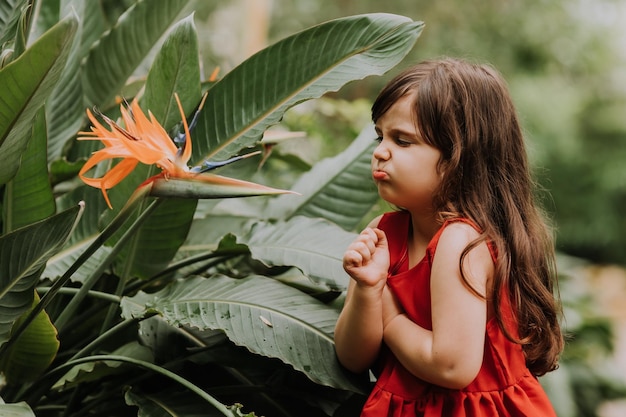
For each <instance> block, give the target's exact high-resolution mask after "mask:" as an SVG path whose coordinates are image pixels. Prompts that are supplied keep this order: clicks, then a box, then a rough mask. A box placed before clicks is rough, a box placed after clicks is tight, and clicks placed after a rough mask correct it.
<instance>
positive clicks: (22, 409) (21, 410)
mask: <svg viewBox="0 0 626 417" xmlns="http://www.w3.org/2000/svg"><path fill="white" fill-rule="evenodd" d="M0 400H1V399H0ZM0 415H2V416H3V417H35V413H33V410H32V409H31V408H30V407H29V406H28V404H27V403H26V402H24V401H22V402H19V403H15V404H4V402H2V401H0Z"/></svg>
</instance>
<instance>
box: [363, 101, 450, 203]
mask: <svg viewBox="0 0 626 417" xmlns="http://www.w3.org/2000/svg"><path fill="white" fill-rule="evenodd" d="M413 103H414V94H408V95H405V96H404V97H402V98H400V99H399V100H398V101H397V102H396V103H394V104H393V105H392V106H391V107H390V108H389V110H387V112H386V113H384V114H383V115H382V116H381V117H379V119H378V120H377V122H376V133H377V134H378V139H377V140H378V141H379V143H380V144H379V145H378V147H376V149H375V150H374V153H373V154H372V177H373V178H374V182H375V183H376V186H377V187H378V193H379V194H380V196H381V197H382V198H383V199H384V200H385V201H387V202H389V203H391V204H393V205H395V206H398V207H401V208H403V209H406V210H408V211H410V212H412V213H415V214H417V213H425V214H432V209H433V207H432V195H433V193H434V191H435V190H436V189H437V187H438V186H439V183H440V182H441V175H440V174H439V172H438V170H437V163H438V162H439V158H440V157H441V152H440V151H439V150H438V149H437V148H435V147H433V146H431V145H429V144H427V143H426V142H424V140H423V139H422V137H421V135H420V133H419V132H418V130H417V126H416V124H415V117H414V111H415V110H414V105H413Z"/></svg>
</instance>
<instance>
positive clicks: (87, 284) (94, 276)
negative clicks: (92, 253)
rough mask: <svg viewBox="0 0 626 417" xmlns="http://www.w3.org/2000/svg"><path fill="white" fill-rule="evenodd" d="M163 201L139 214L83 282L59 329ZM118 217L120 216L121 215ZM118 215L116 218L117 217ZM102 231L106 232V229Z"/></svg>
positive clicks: (60, 319) (63, 316) (156, 202)
mask: <svg viewBox="0 0 626 417" xmlns="http://www.w3.org/2000/svg"><path fill="white" fill-rule="evenodd" d="M139 201H140V200H139V199H137V200H135V202H139ZM162 201H163V200H160V199H158V200H155V201H153V202H152V203H151V204H150V205H149V206H148V207H147V208H146V210H144V211H143V212H142V213H141V214H140V215H139V217H137V219H136V220H135V221H134V222H133V224H132V225H130V227H129V228H128V229H127V230H126V232H124V234H123V235H122V237H121V238H120V240H119V241H118V242H117V243H116V244H115V246H114V247H113V248H112V249H111V252H110V253H109V254H108V255H107V257H106V258H105V259H104V261H102V262H101V263H100V265H99V266H98V268H97V269H96V270H95V271H93V272H92V273H91V275H90V276H89V277H88V278H87V279H86V280H85V281H84V282H83V285H82V286H81V287H80V289H79V290H78V292H77V293H76V294H75V295H74V297H72V299H71V300H70V302H69V303H68V304H67V306H66V307H65V308H64V309H63V311H62V312H61V314H60V315H59V317H58V318H57V319H56V320H55V321H54V325H55V326H56V327H57V329H59V331H60V330H61V329H62V328H63V326H65V324H66V323H67V321H68V320H69V319H70V318H71V317H72V315H73V314H74V312H75V311H76V309H77V308H78V306H79V305H80V303H81V302H82V301H83V300H84V299H85V297H86V296H87V294H88V292H89V291H90V290H91V288H92V287H93V286H94V285H95V283H96V282H97V281H98V279H100V276H102V273H103V272H104V270H105V269H106V268H107V267H108V266H109V264H111V262H113V260H115V257H116V256H117V254H118V253H119V252H120V251H121V250H122V248H123V247H124V245H125V244H126V242H127V241H128V240H129V239H130V238H131V237H132V236H133V235H134V233H135V232H136V231H137V229H139V227H140V226H141V225H142V224H143V222H144V221H145V220H147V219H148V217H149V216H150V214H152V212H153V211H154V210H155V209H156V208H157V207H158V205H159V204H160V203H161V202H162ZM133 205H134V204H133ZM125 207H126V206H125ZM122 211H124V209H122ZM122 211H120V214H122ZM117 217H119V215H118V216H117ZM117 217H116V219H117ZM127 217H128V215H126V216H125V219H126V218H127ZM125 219H124V220H125ZM114 221H115V219H114ZM112 223H113V222H112ZM118 228H119V226H118ZM116 230H117V228H116ZM105 231H106V229H105ZM102 233H103V234H104V231H103V232H102ZM108 237H110V235H109V236H107V238H108ZM46 295H47V294H46Z"/></svg>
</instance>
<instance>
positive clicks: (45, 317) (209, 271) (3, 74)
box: [0, 0, 422, 416]
mask: <svg viewBox="0 0 626 417" xmlns="http://www.w3.org/2000/svg"><path fill="white" fill-rule="evenodd" d="M188 3H189V2H188V1H184V0H152V1H137V2H135V3H132V4H131V5H130V7H128V8H127V9H125V11H124V12H123V13H122V14H121V15H120V16H119V19H117V20H116V21H115V22H114V23H111V24H109V23H108V21H107V19H106V17H105V16H106V14H105V13H104V12H103V9H101V8H98V7H93V3H91V2H90V1H88V0H74V1H67V2H43V1H42V2H36V1H28V0H5V1H2V2H0V40H1V42H2V54H1V56H2V64H1V65H2V67H1V68H0V91H1V92H2V100H0V185H1V187H2V235H1V236H0V308H1V316H0V317H1V321H0V358H2V359H1V360H0V369H1V370H2V373H3V383H2V388H1V389H2V390H1V391H0V396H1V397H2V399H3V400H4V401H5V402H7V403H8V404H0V413H3V414H4V413H13V414H12V415H16V416H32V415H37V416H61V415H63V416H71V415H87V414H89V415H102V416H105V415H116V416H123V415H133V414H138V415H150V416H158V415H171V413H172V412H173V413H178V414H185V415H194V414H197V415H200V414H201V415H244V414H246V413H248V414H249V415H253V414H254V412H257V413H267V414H268V415H283V416H289V415H302V414H303V410H305V412H306V414H307V415H320V416H324V415H337V413H346V412H348V413H350V412H354V411H355V410H357V409H358V402H359V398H360V397H359V396H358V395H357V396H355V395H354V394H353V393H355V392H360V391H362V388H363V384H364V383H366V381H364V380H363V379H361V378H356V377H354V376H351V375H347V374H345V373H344V372H343V371H342V369H341V367H340V366H338V364H337V362H336V359H335V356H334V350H333V342H332V332H333V328H334V322H335V319H336V316H337V307H336V306H335V305H334V303H333V300H335V299H336V298H337V297H338V296H339V295H340V293H341V290H342V289H343V288H345V285H346V282H345V281H346V278H345V277H344V275H343V274H342V272H341V264H340V261H339V258H338V257H339V256H340V254H341V253H342V251H343V248H344V247H345V246H346V245H347V243H348V242H349V241H350V240H351V239H352V237H353V233H352V230H353V228H354V227H355V226H356V225H357V224H358V223H359V221H360V220H361V217H362V216H364V215H365V214H366V213H367V211H368V210H369V209H370V208H371V206H372V205H373V204H374V202H375V201H376V192H375V189H374V188H373V187H372V185H371V184H368V183H366V182H363V183H355V182H354V180H353V178H355V177H357V178H361V177H363V178H364V177H366V174H365V172H367V171H368V160H369V153H370V152H371V148H372V146H373V141H371V140H370V138H371V137H370V136H368V133H369V132H366V133H364V134H363V135H362V136H361V137H359V138H357V139H356V140H355V141H354V142H353V143H352V144H351V145H350V147H349V148H348V149H346V150H345V151H344V152H342V153H341V154H340V155H338V156H336V157H333V158H330V159H327V160H324V161H322V162H320V163H318V164H315V166H314V167H313V168H311V169H310V170H308V167H307V164H306V163H304V162H303V161H301V160H300V159H299V158H297V157H289V156H285V155H281V154H278V157H273V156H272V157H270V158H269V159H268V160H267V162H266V163H265V165H264V166H263V169H262V170H259V168H258V164H259V161H258V159H257V160H254V159H253V158H249V159H247V160H245V161H240V162H237V163H236V164H233V165H231V166H229V167H225V168H223V170H222V172H221V173H223V174H224V175H228V176H231V177H235V178H245V179H251V180H253V181H257V182H263V181H266V180H269V179H271V178H279V177H280V178H281V181H283V182H286V184H281V187H282V186H287V187H291V189H292V190H294V191H296V192H299V193H300V194H301V196H294V195H289V196H288V195H284V196H281V197H273V198H269V197H256V198H254V199H246V200H239V199H224V197H225V195H224V193H223V192H222V191H220V190H219V189H210V188H209V189H207V188H206V187H205V188H203V189H202V190H192V192H191V195H189V194H188V193H187V194H185V195H183V194H184V193H183V191H182V190H180V189H177V188H176V187H172V188H173V190H170V191H169V193H170V194H169V195H170V197H169V198H158V197H156V198H155V197H154V196H151V195H148V194H149V192H150V191H149V190H146V189H145V187H144V188H142V189H143V190H145V191H144V192H141V193H139V194H133V193H134V192H135V190H136V189H137V187H138V185H139V184H141V183H142V182H144V181H145V180H146V179H147V178H150V177H152V176H153V175H154V174H156V173H157V168H156V167H154V166H138V167H136V168H135V170H134V171H133V172H132V174H130V175H129V176H128V177H127V178H126V179H124V181H122V183H120V184H119V185H118V186H116V187H115V188H113V189H112V190H110V192H109V195H110V198H111V202H112V205H113V207H114V209H113V210H109V209H108V207H107V206H106V204H105V201H104V199H103V198H102V195H101V193H100V191H99V190H97V189H94V188H90V187H87V186H85V185H84V184H81V183H80V182H79V181H77V177H76V176H77V172H78V170H79V169H80V167H81V166H82V164H83V163H84V161H85V159H86V158H87V157H88V156H89V155H90V154H91V153H92V152H93V151H95V150H96V149H97V147H96V146H97V145H96V144H94V143H89V142H77V141H75V137H76V134H77V132H78V131H80V130H85V129H86V128H87V125H86V120H85V113H84V111H85V107H92V106H95V107H97V108H98V109H100V110H101V111H102V112H103V113H106V114H107V115H108V116H109V117H111V118H112V119H115V118H117V116H118V115H119V113H118V110H117V105H116V102H117V101H116V100H118V99H119V97H123V98H125V99H129V100H130V99H131V98H133V97H135V96H136V97H137V98H139V101H140V105H141V107H142V108H143V109H144V110H145V111H147V110H148V109H149V110H150V111H151V112H152V113H153V114H154V115H155V117H156V118H157V119H158V120H159V121H160V122H161V124H162V125H163V126H164V127H165V128H166V129H171V131H172V132H173V133H172V134H174V133H175V132H177V131H179V130H180V115H179V114H178V111H177V109H176V106H175V101H174V94H175V93H177V94H178V95H179V96H180V98H181V101H182V105H183V108H184V109H185V112H186V114H188V115H189V114H191V113H193V111H194V109H195V108H196V106H197V105H198V103H199V102H200V98H201V96H202V95H203V92H204V91H208V96H207V101H206V104H205V105H204V107H203V109H202V110H201V111H200V113H199V119H198V123H197V125H196V128H195V130H194V131H193V133H192V135H191V136H192V138H193V139H192V141H193V155H192V158H191V159H192V162H193V163H194V165H196V164H200V163H202V162H203V161H205V160H209V161H221V160H225V159H228V158H230V157H232V156H233V155H236V154H238V153H240V152H241V151H245V150H247V149H249V148H259V149H261V150H264V151H266V152H267V151H268V150H269V149H271V144H269V145H268V144H267V143H266V142H263V143H262V142H261V138H262V136H263V134H264V132H265V131H266V130H267V129H268V128H270V127H272V126H273V125H276V124H278V123H279V122H280V120H281V118H282V116H283V114H284V113H285V111H286V110H287V109H289V108H290V107H292V106H294V105H295V104H298V103H300V102H302V101H306V100H309V99H314V98H318V97H321V96H322V95H324V94H325V93H326V92H329V91H336V90H338V89H340V88H341V87H342V86H343V85H344V84H346V83H347V82H349V81H352V80H358V79H362V78H364V77H366V76H370V75H380V74H382V73H384V72H386V71H387V70H389V69H390V68H392V67H393V66H395V65H396V64H397V63H398V62H399V61H400V60H401V59H402V58H403V57H404V56H405V55H406V54H407V53H408V51H409V50H410V49H411V48H412V46H413V44H414V42H415V40H416V39H417V37H418V36H419V34H420V32H421V28H422V23H421V22H413V21H411V20H410V19H407V18H405V17H401V16H396V15H389V14H371V15H359V16H351V17H346V18H342V19H337V20H334V21H329V22H327V23H324V24H320V25H317V26H314V27H311V28H309V29H307V30H305V31H302V32H300V33H297V34H295V35H292V36H290V37H288V38H285V39H284V40H282V41H280V42H278V43H276V44H274V45H272V46H270V47H268V48H266V49H264V50H263V51H261V52H259V53H258V54H255V55H254V56H252V57H250V58H249V59H248V60H246V61H245V62H244V63H242V64H241V65H239V66H238V67H236V68H235V69H233V70H232V71H230V72H229V73H227V74H225V75H224V77H223V78H221V79H219V80H218V81H217V82H208V81H204V82H203V80H202V77H201V71H200V66H199V56H198V47H197V35H196V31H195V27H194V22H193V14H192V13H191V14H190V12H189V9H188V8H189V5H188ZM181 15H182V16H183V17H182V18H181V17H180V16H181ZM185 15H186V17H184V16H185ZM29 34H34V35H30V36H31V37H32V39H28V36H29ZM162 37H163V38H164V40H163V41H162V42H161V41H159V39H160V38H162ZM152 51H156V54H155V55H154V58H153V59H151V60H150V62H151V64H150V66H149V67H150V68H149V72H147V74H144V75H145V76H143V77H141V76H140V77H139V78H138V81H136V82H131V81H130V80H137V78H135V77H132V78H131V76H136V75H137V72H138V68H140V67H141V65H140V64H142V62H144V61H145V60H146V59H147V58H146V57H151V56H152ZM140 75H141V74H140ZM285 167H287V168H285ZM97 169H99V168H97ZM285 170H288V171H289V172H290V173H291V174H292V175H293V174H294V173H296V174H297V173H298V172H304V171H306V172H305V173H304V174H302V175H294V177H293V181H295V180H296V179H297V181H295V183H294V184H291V183H292V182H293V181H292V178H291V177H290V178H289V179H288V180H286V181H285V180H284V175H281V173H283V172H284V171H285ZM100 174H101V173H100V172H97V173H96V175H97V176H100ZM200 191H201V194H200ZM177 193H178V194H177ZM249 193H250V192H249V190H245V189H243V188H240V189H239V190H234V191H233V190H229V193H228V194H227V196H228V197H237V196H246V195H249ZM199 195H201V196H202V197H203V198H208V199H204V200H200V201H199V200H198V198H197V197H198V196H199ZM177 197H178V198H177ZM182 197H185V198H182ZM38 293H40V294H41V300H39V296H38ZM57 333H58V334H57ZM59 341H60V346H59ZM240 403H242V404H243V406H241V405H239V404H240ZM136 408H138V409H139V411H138V412H137V410H136ZM166 410H172V411H166ZM343 415H345V414H343Z"/></svg>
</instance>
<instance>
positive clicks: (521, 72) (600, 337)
mask: <svg viewBox="0 0 626 417" xmlns="http://www.w3.org/2000/svg"><path fill="white" fill-rule="evenodd" d="M132 2H133V1H131V0H126V1H120V0H104V1H103V4H104V5H105V8H106V9H107V10H108V11H109V12H110V13H111V14H115V13H116V10H119V12H121V11H123V10H124V9H125V8H126V6H127V4H130V3H132ZM116 5H118V6H119V7H118V8H116ZM193 9H194V10H195V11H196V25H197V26H198V31H199V35H200V48H201V53H202V59H203V65H204V72H205V76H208V74H210V73H211V71H212V70H213V69H214V68H215V67H217V66H219V67H221V71H222V73H227V72H228V71H229V70H230V69H231V68H233V67H234V66H236V65H237V64H239V63H240V62H242V61H243V60H244V59H246V58H247V57H248V56H250V55H251V54H253V53H254V52H256V51H257V50H259V49H261V48H263V47H265V46H267V45H268V44H271V43H273V42H275V41H277V40H279V39H281V38H283V37H285V36H288V35H291V34H293V33H295V32H297V31H300V30H302V29H305V28H307V27H310V26H312V25H315V24H318V23H321V22H323V21H326V20H329V19H333V18H337V17H344V16H349V15H354V14H361V13H370V12H387V13H396V14H401V15H405V16H408V17H410V18H412V19H414V20H422V21H424V22H425V23H426V28H425V30H424V32H423V34H422V36H421V37H420V39H418V41H417V45H416V47H415V49H414V50H413V52H412V53H411V54H409V56H407V58H406V59H405V61H404V62H403V63H402V64H400V65H399V66H397V67H396V68H395V69H394V70H392V71H391V72H390V73H388V74H386V75H385V76H384V77H378V78H371V79H366V80H363V81H357V82H353V83H351V84H349V85H348V86H347V87H345V88H344V89H342V90H341V91H340V92H338V93H336V94H333V95H331V96H328V97H325V98H322V99H319V100H315V101H313V102H307V103H305V104H304V105H303V106H298V107H296V108H294V109H292V110H291V111H290V112H288V114H287V115H286V117H285V120H284V124H285V125H286V126H287V127H289V128H291V129H293V130H304V131H306V133H307V135H308V140H306V141H300V142H298V143H297V144H295V145H294V144H291V148H290V147H289V146H290V145H289V144H287V143H286V144H284V145H281V146H284V148H283V152H294V153H299V156H301V157H302V158H303V159H305V160H307V161H310V162H312V163H313V162H315V161H317V160H319V159H321V158H323V157H326V156H330V155H333V154H335V153H336V152H337V151H339V150H341V149H343V148H344V147H345V146H347V144H348V143H349V141H351V140H352V139H353V138H355V137H356V135H357V134H358V132H359V131H360V130H361V129H362V128H363V127H364V126H365V125H366V124H367V123H369V106H370V104H371V100H372V99H373V98H374V97H375V95H376V93H377V91H378V90H379V89H380V87H381V86H382V85H383V84H384V83H385V82H386V81H387V80H389V79H390V78H391V77H392V76H393V75H394V74H395V73H396V72H398V71H400V70H401V69H403V68H404V67H406V66H408V65H409V64H411V63H414V62H418V61H420V60H423V59H427V58H435V57H439V56H443V55H449V56H459V57H465V58H468V59H472V60H478V61H482V62H488V63H491V64H493V65H494V66H495V67H496V68H498V69H499V70H500V71H501V72H502V73H503V75H504V77H505V78H506V79H507V81H508V83H509V86H510V89H511V92H512V95H513V98H514V100H515V102H516V104H517V107H518V111H519V114H520V116H521V120H522V124H523V127H524V130H525V133H526V138H527V141H528V149H529V153H530V156H531V161H532V164H533V167H534V170H535V175H536V178H537V180H538V183H539V184H540V186H541V189H542V191H540V195H539V198H540V200H541V202H542V204H543V206H544V208H545V209H546V211H547V212H548V213H549V214H550V216H551V218H552V219H553V223H554V225H555V229H556V235H557V248H558V251H559V264H560V272H561V275H562V277H561V293H562V297H563V301H564V310H565V317H566V322H565V323H564V325H565V328H566V331H567V332H568V334H569V339H568V345H567V348H566V352H565V355H564V360H563V366H562V367H561V369H560V370H558V371H557V372H555V373H553V374H550V375H549V376H548V377H547V378H546V381H547V383H546V386H547V389H548V390H549V391H550V392H551V397H552V398H562V401H559V400H557V401H556V402H557V404H555V405H556V406H557V408H558V411H559V415H560V416H566V415H572V416H574V415H575V416H596V415H598V416H603V417H614V416H615V417H617V416H624V415H626V402H625V401H624V400H623V396H624V395H625V394H626V390H625V389H624V381H626V377H625V376H624V375H626V306H625V304H626V303H624V301H623V300H624V299H626V272H624V266H626V233H625V232H626V217H624V215H623V213H624V208H625V207H626V25H624V24H623V22H624V21H625V20H626V1H623V0H526V1H523V2H522V1H513V0H483V1H480V2H465V1H461V0H438V1H432V0H431V1H426V0H385V1H380V0H358V1H357V0H332V1H331V0H315V1H314V0H232V1H197V2H196V4H195V5H194V7H193ZM112 17H113V16H112ZM566 381H568V382H566ZM572 381H573V382H572ZM559 390H568V392H563V393H561V392H559Z"/></svg>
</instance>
